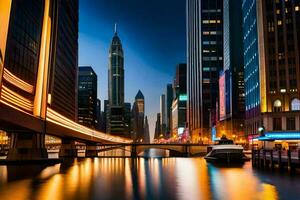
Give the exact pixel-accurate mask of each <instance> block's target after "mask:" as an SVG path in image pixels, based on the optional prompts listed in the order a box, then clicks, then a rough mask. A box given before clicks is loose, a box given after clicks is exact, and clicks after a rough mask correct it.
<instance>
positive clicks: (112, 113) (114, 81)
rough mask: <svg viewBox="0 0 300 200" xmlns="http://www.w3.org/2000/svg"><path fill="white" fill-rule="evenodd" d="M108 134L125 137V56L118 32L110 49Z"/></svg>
mask: <svg viewBox="0 0 300 200" xmlns="http://www.w3.org/2000/svg"><path fill="white" fill-rule="evenodd" d="M108 103H109V104H108V109H107V118H106V120H107V126H106V128H107V132H108V133H110V134H113V135H119V136H123V134H124V131H125V123H124V115H125V110H124V109H125V108H124V55H123V48H122V43H121V40H120V38H119V36H118V33H117V30H115V34H114V36H113V39H112V42H111V46H110V49H109V68H108Z"/></svg>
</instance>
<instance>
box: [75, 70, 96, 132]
mask: <svg viewBox="0 0 300 200" xmlns="http://www.w3.org/2000/svg"><path fill="white" fill-rule="evenodd" d="M78 123H80V124H82V125H85V126H88V127H90V128H93V129H96V127H97V75H96V73H95V72H94V70H93V68H92V67H89V66H86V67H79V73H78Z"/></svg>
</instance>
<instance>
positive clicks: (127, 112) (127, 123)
mask: <svg viewBox="0 0 300 200" xmlns="http://www.w3.org/2000/svg"><path fill="white" fill-rule="evenodd" d="M131 118H132V113H131V103H128V102H125V103H124V134H123V137H126V138H131V137H132V123H131Z"/></svg>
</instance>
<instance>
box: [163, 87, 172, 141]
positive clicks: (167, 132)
mask: <svg viewBox="0 0 300 200" xmlns="http://www.w3.org/2000/svg"><path fill="white" fill-rule="evenodd" d="M165 101H166V102H165V118H166V119H165V123H166V130H165V136H166V137H170V133H171V125H172V123H171V120H172V112H171V109H172V101H173V88H172V84H167V87H166V91H165Z"/></svg>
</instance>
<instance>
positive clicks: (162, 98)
mask: <svg viewBox="0 0 300 200" xmlns="http://www.w3.org/2000/svg"><path fill="white" fill-rule="evenodd" d="M160 125H161V127H160V128H161V130H160V133H161V134H163V136H164V137H166V135H165V133H166V127H167V124H166V95H164V94H162V95H161V96H160Z"/></svg>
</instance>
